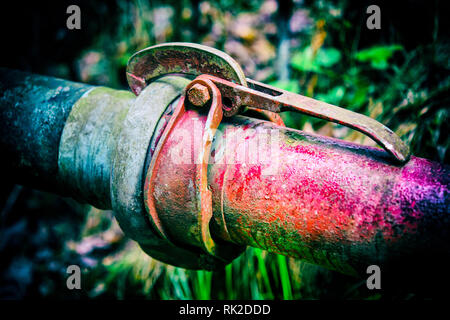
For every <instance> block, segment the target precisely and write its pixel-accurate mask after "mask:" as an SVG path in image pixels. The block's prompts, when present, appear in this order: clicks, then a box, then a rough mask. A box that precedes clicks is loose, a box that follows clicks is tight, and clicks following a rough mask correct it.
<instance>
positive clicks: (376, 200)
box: [154, 110, 450, 274]
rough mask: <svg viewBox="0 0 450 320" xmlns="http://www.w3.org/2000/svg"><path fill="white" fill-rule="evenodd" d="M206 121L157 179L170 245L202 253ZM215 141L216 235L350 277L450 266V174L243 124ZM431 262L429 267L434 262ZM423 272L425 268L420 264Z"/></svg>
mask: <svg viewBox="0 0 450 320" xmlns="http://www.w3.org/2000/svg"><path fill="white" fill-rule="evenodd" d="M205 120H206V118H205V116H204V115H203V116H201V115H200V116H199V113H198V112H197V111H192V110H191V111H189V112H188V113H186V114H185V115H184V116H183V118H182V119H181V120H180V121H179V122H178V125H177V127H176V128H175V129H174V130H173V132H172V134H171V136H170V138H169V139H168V140H167V142H166V147H165V149H164V150H163V154H162V155H161V160H160V161H161V163H162V164H163V165H161V166H159V167H158V172H157V173H156V180H155V190H154V194H155V199H156V206H157V209H158V212H159V218H160V219H161V220H162V223H163V225H165V226H170V228H169V232H170V234H169V238H171V239H173V241H175V242H178V243H185V244H193V243H192V242H191V241H190V237H189V232H190V230H189V225H190V224H189V223H187V221H186V219H181V217H183V216H191V214H190V213H191V212H193V213H195V212H196V209H197V206H198V204H197V203H196V202H195V201H193V198H192V188H193V186H194V185H195V182H194V173H195V170H196V166H197V165H198V164H196V163H194V159H197V154H198V152H199V146H201V142H200V141H198V139H199V138H198V137H202V128H203V124H204V122H205ZM219 129H220V132H216V139H215V141H214V143H213V145H212V148H211V150H212V152H211V158H210V166H209V170H208V181H209V186H210V189H211V191H212V194H213V211H214V220H213V222H212V225H211V228H212V230H213V234H214V235H215V236H216V237H218V238H220V239H223V240H227V241H231V242H233V243H235V244H239V245H250V246H254V247H259V248H262V249H267V250H269V251H272V252H277V253H281V254H284V255H287V256H291V257H297V258H302V259H306V260H308V261H310V262H312V263H315V264H319V265H322V266H325V267H328V268H330V269H334V270H338V271H340V272H343V273H347V274H365V272H366V268H367V267H368V266H369V265H372V264H376V265H379V266H382V267H383V268H384V269H385V270H388V269H394V268H395V269H401V268H405V266H406V265H407V264H408V263H410V264H411V263H413V262H414V261H415V260H417V259H420V258H424V257H437V256H439V257H447V258H448V257H450V247H449V245H448V244H449V243H450V242H449V241H450V232H449V231H448V230H449V227H450V219H449V215H448V208H449V205H450V203H449V197H448V192H449V186H450V175H449V173H450V171H449V167H448V166H443V165H440V164H438V163H435V162H432V161H428V160H426V159H421V158H417V157H412V158H411V160H410V161H409V162H408V163H407V164H406V165H403V166H402V165H398V164H393V163H391V160H390V159H389V157H388V156H387V155H386V153H385V152H384V151H382V150H380V149H377V148H371V147H364V146H360V145H356V144H354V143H349V142H345V141H341V140H336V139H332V138H327V137H322V136H317V135H312V134H307V133H304V132H301V131H298V130H293V129H288V128H283V127H279V126H277V125H275V124H273V123H270V122H267V121H259V120H255V119H250V118H245V117H241V116H237V117H234V118H232V119H227V120H226V121H225V122H223V123H222V124H221V126H220V128H219ZM426 261H429V260H426ZM414 263H415V265H417V262H414Z"/></svg>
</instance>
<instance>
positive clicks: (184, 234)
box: [144, 77, 244, 262]
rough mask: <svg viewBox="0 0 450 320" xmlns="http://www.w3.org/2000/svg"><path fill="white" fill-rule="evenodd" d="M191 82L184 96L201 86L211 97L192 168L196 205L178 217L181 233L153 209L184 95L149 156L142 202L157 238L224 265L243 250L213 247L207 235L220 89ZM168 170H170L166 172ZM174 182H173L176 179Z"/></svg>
mask: <svg viewBox="0 0 450 320" xmlns="http://www.w3.org/2000/svg"><path fill="white" fill-rule="evenodd" d="M200 78H201V77H198V78H197V79H196V80H194V81H192V82H191V83H190V84H189V85H188V86H187V87H186V89H185V92H189V90H191V89H192V88H193V87H195V86H198V85H201V86H202V87H203V88H206V89H207V90H208V92H209V93H208V95H209V96H211V97H212V99H211V105H210V109H209V112H208V116H207V119H206V124H205V130H204V132H203V134H202V137H203V138H202V142H201V143H202V146H201V151H200V152H199V155H198V161H197V162H196V163H197V166H196V168H195V173H194V175H195V178H194V181H193V187H194V189H195V191H194V193H195V194H194V195H193V197H194V198H193V199H191V202H192V203H195V204H196V207H197V208H196V210H194V211H191V212H190V211H187V212H185V214H184V215H183V217H178V219H179V221H180V222H181V226H182V227H183V229H178V230H175V229H174V228H173V226H171V225H165V224H164V221H165V220H166V217H165V215H166V214H167V213H168V211H166V210H158V209H157V208H156V206H155V202H156V201H158V199H161V198H164V197H165V195H164V194H160V193H159V185H158V183H157V182H156V178H155V177H156V176H157V174H158V170H159V169H160V167H161V166H164V167H165V168H166V170H167V168H168V167H170V165H171V164H170V163H167V162H163V161H162V159H161V155H162V150H163V149H164V148H165V146H166V142H167V139H168V138H169V137H170V136H171V135H172V134H173V129H174V128H175V127H176V126H177V124H178V121H179V120H180V119H181V118H182V117H183V115H184V114H185V112H186V106H185V102H186V96H185V95H183V96H182V97H181V98H180V100H179V102H178V104H177V107H176V108H175V110H174V112H173V114H172V117H171V118H170V120H169V121H168V123H167V126H166V128H165V129H164V132H163V133H162V136H161V138H160V139H159V142H158V145H157V147H156V149H155V151H154V152H153V154H152V159H151V162H150V165H149V167H148V169H147V174H146V177H145V184H144V202H145V207H146V209H147V212H148V213H149V215H150V220H151V222H152V223H153V225H154V227H155V229H156V230H157V231H158V233H159V235H160V236H161V237H162V238H164V239H166V240H168V241H169V242H171V243H177V241H180V240H181V242H182V243H184V245H188V246H190V247H193V248H199V249H201V250H203V251H204V252H206V253H208V254H210V255H212V256H214V257H217V258H219V259H223V260H224V261H225V262H229V261H231V260H233V259H234V258H236V257H237V256H238V255H239V254H241V253H242V251H243V250H244V247H242V246H236V245H234V244H226V243H222V244H220V243H216V242H215V241H214V240H213V238H212V236H211V233H210V229H209V226H210V221H211V218H212V215H213V213H212V195H211V191H210V190H209V189H208V181H207V180H208V175H207V170H208V160H209V154H210V150H211V143H212V140H213V138H214V132H215V131H216V129H217V127H218V126H219V124H220V122H221V120H222V117H223V111H222V100H221V95H220V91H219V89H217V87H216V86H215V85H214V84H213V83H212V82H211V81H209V80H208V79H207V78H206V79H200ZM169 170H170V169H169ZM175 179H176V178H175ZM167 230H170V231H171V233H172V234H173V233H178V234H179V235H180V236H179V237H178V238H177V239H175V241H173V240H171V239H172V238H171V236H170V235H169V233H168V231H167Z"/></svg>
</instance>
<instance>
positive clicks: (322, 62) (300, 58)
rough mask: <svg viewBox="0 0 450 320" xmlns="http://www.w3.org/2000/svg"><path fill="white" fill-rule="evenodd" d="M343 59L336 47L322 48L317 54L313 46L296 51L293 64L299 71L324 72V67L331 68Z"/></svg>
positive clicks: (292, 60)
mask: <svg viewBox="0 0 450 320" xmlns="http://www.w3.org/2000/svg"><path fill="white" fill-rule="evenodd" d="M339 60H341V53H340V52H339V51H338V50H337V49H335V48H320V49H319V50H318V51H317V54H316V55H314V51H313V49H312V47H311V46H308V47H306V48H305V49H303V50H302V51H299V52H297V53H295V54H294V55H293V57H292V59H291V65H292V67H293V68H294V69H296V70H299V71H311V72H317V73H320V72H322V71H323V70H322V68H330V67H332V66H333V65H335V64H336V63H338V62H339Z"/></svg>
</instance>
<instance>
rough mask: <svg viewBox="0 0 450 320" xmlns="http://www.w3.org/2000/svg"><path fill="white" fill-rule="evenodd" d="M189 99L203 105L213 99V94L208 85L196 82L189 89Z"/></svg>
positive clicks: (200, 105)
mask: <svg viewBox="0 0 450 320" xmlns="http://www.w3.org/2000/svg"><path fill="white" fill-rule="evenodd" d="M188 99H189V101H190V102H191V103H192V104H193V105H194V106H197V107H202V106H204V105H205V104H206V103H207V102H208V101H209V100H210V99H211V96H210V95H209V90H208V88H207V87H205V86H204V85H202V84H199V83H196V84H194V85H193V86H192V88H190V89H189V91H188Z"/></svg>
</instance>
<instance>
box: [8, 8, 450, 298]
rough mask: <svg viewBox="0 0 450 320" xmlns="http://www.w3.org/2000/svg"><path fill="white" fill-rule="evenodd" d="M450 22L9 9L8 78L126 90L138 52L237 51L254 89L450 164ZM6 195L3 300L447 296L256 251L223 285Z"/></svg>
mask: <svg viewBox="0 0 450 320" xmlns="http://www.w3.org/2000/svg"><path fill="white" fill-rule="evenodd" d="M71 4H77V5H79V6H80V8H81V30H68V29H67V28H66V19H67V17H68V14H66V8H67V7H68V6H69V5H71ZM372 4H377V5H378V6H379V7H380V8H381V24H382V28H381V30H368V29H367V28H366V19H367V17H368V15H367V14H366V8H367V7H368V6H369V5H372ZM448 12H449V11H448V10H447V6H446V1H419V0H409V1H345V0H343V1H331V0H327V1H311V0H310V1H307V0H305V1H279V2H277V1H262V0H246V1H227V0H221V1H216V2H213V1H210V2H208V1H198V0H190V1H188V0H185V1H145V0H142V1H137V0H136V1H124V0H117V1H104V2H101V1H54V2H45V1H44V2H42V1H39V2H38V1H36V2H23V1H3V2H2V4H1V10H0V30H1V34H2V38H1V39H2V50H1V52H2V58H1V63H0V66H1V67H8V68H14V69H19V70H24V71H30V72H33V73H39V74H45V75H50V76H55V77H60V78H64V79H69V80H73V81H78V82H86V83H91V84H95V85H106V86H109V87H113V88H121V89H126V88H127V84H126V79H125V68H126V63H127V61H128V58H129V57H130V56H131V55H132V54H133V53H134V52H136V51H137V50H140V49H142V48H145V47H147V46H150V45H153V44H156V43H161V42H168V41H190V42H198V43H204V44H207V45H210V46H213V47H216V48H218V49H221V50H224V51H226V52H228V53H229V54H230V55H232V56H233V57H234V58H235V59H236V60H237V61H238V62H239V63H241V65H242V66H243V68H244V70H245V72H246V75H247V76H249V77H251V78H254V79H255V80H260V81H263V82H267V83H270V84H273V85H276V86H279V87H281V88H284V89H287V90H291V91H295V92H299V93H302V94H306V95H309V96H313V97H315V98H318V99H321V100H326V101H328V102H331V103H334V104H338V105H341V106H345V107H348V108H350V109H352V110H355V111H357V112H361V113H364V114H367V115H370V116H372V117H374V118H376V119H377V120H379V121H381V122H383V123H384V124H386V125H388V126H389V127H390V128H392V129H393V130H395V131H396V132H397V133H398V134H399V135H400V136H401V137H402V138H403V139H404V140H405V141H406V142H407V143H409V144H410V145H411V148H412V150H413V154H414V155H417V156H421V157H426V158H429V159H432V160H435V161H439V162H442V163H447V164H448V163H449V151H448V146H449V138H448V124H449V119H448V118H449V108H448V107H449V96H448V87H449V70H450V67H449V44H450V43H449V41H448V40H449V33H448V32H449V19H448ZM283 43H284V44H286V43H287V46H288V48H289V54H288V55H284V54H283V51H282V50H283V49H282V44H283ZM308 50H310V51H308ZM308 52H313V56H312V57H310V56H308ZM283 118H284V120H285V122H286V123H287V124H288V125H289V126H291V127H294V128H298V129H302V130H306V131H311V132H316V133H319V134H324V135H329V136H335V137H339V138H345V139H347V140H350V141H355V142H358V143H363V144H368V145H373V142H372V141H370V140H368V139H365V138H364V137H363V136H362V135H360V134H358V133H356V132H353V131H351V130H347V131H346V130H344V131H343V130H342V128H341V127H339V126H336V125H334V124H330V123H327V122H325V121H322V120H316V119H310V118H308V117H305V116H298V115H293V114H284V115H283ZM0 191H1V192H0V211H1V216H0V256H1V260H0V299H3V298H23V297H54V298H80V297H84V298H105V297H113V298H130V297H131V298H152V299H183V298H190V299H202V298H203V299H209V298H215V299H223V298H228V299H235V298H238V299H272V298H275V299H292V298H293V299H322V298H329V299H422V298H435V297H440V296H441V295H442V290H440V289H442V288H439V284H435V286H434V287H433V286H432V288H431V289H430V288H426V289H424V288H422V287H419V288H415V287H414V286H413V285H412V286H410V287H394V288H388V289H383V290H381V291H379V292H374V291H369V290H367V289H366V287H365V280H361V279H353V278H350V277H347V276H343V275H340V274H337V273H335V272H331V271H328V270H325V269H322V268H319V267H315V266H312V265H309V264H306V263H303V262H300V261H297V260H294V259H290V258H284V257H281V256H277V255H274V254H270V253H267V252H263V251H261V250H256V249H249V250H248V251H247V252H246V253H245V254H244V255H243V256H242V257H240V258H239V259H237V260H236V261H234V262H233V263H232V265H230V266H228V267H227V268H226V269H224V270H220V271H218V272H214V273H211V272H203V271H187V270H184V269H179V268H174V267H171V266H167V265H164V264H162V263H160V262H158V261H156V260H153V259H151V258H149V257H147V256H146V255H145V254H143V253H142V252H141V251H140V249H139V248H138V247H137V246H136V244H135V243H134V242H132V241H130V240H127V239H126V238H125V237H124V236H123V234H122V233H121V231H120V229H119V228H118V226H117V223H116V222H115V220H114V219H113V215H112V213H111V212H109V211H100V210H97V209H95V208H92V207H89V206H87V205H80V204H77V203H76V202H75V201H72V200H70V199H63V198H60V197H58V196H55V195H52V194H47V193H42V192H39V191H36V190H32V189H29V188H27V187H25V186H19V185H15V184H14V177H11V176H9V175H8V173H7V172H4V173H3V177H2V183H1V190H0ZM70 264H78V265H80V266H82V268H83V284H82V288H83V289H82V290H80V291H69V290H67V288H66V286H65V279H66V276H67V275H66V273H65V269H66V267H67V266H68V265H70ZM418 277H421V278H426V277H427V275H418ZM412 282H414V281H413V280H412Z"/></svg>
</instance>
